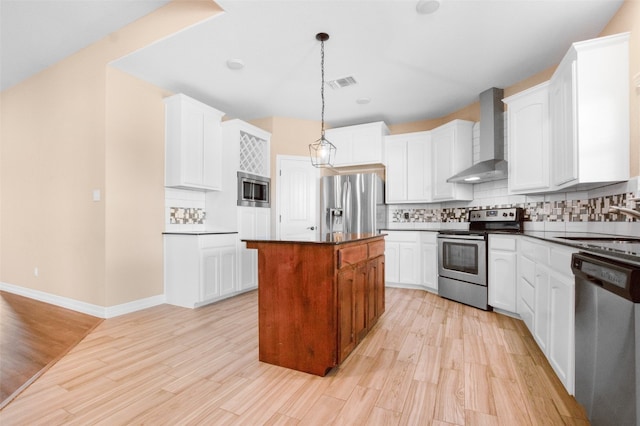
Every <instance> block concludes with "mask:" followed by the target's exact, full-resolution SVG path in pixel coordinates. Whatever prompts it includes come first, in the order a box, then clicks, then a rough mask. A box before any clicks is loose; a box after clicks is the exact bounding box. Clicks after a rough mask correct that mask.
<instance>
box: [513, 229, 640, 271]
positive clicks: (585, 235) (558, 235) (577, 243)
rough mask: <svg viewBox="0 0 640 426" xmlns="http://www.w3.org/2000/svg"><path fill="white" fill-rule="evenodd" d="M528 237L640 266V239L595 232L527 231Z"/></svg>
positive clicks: (525, 234) (525, 233)
mask: <svg viewBox="0 0 640 426" xmlns="http://www.w3.org/2000/svg"><path fill="white" fill-rule="evenodd" d="M521 235H524V236H527V237H532V238H537V239H540V240H544V241H548V242H552V243H556V244H562V245H565V246H568V247H572V248H575V249H578V250H580V251H585V252H588V253H591V254H594V255H600V256H605V257H608V258H610V259H614V260H619V261H621V262H625V261H626V262H633V263H637V264H640V237H631V236H621V235H614V234H599V233H595V232H557V231H525V232H524V233H523V234H521Z"/></svg>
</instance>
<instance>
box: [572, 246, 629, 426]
mask: <svg viewBox="0 0 640 426" xmlns="http://www.w3.org/2000/svg"><path fill="white" fill-rule="evenodd" d="M571 269H572V270H573V273H574V275H575V279H576V308H575V309H576V318H575V324H576V330H575V331H576V342H575V354H576V355H575V362H576V364H575V368H576V370H575V371H576V376H575V391H576V399H577V400H578V402H579V403H580V404H582V406H583V407H584V408H585V410H586V413H587V416H588V417H589V420H590V421H591V424H592V425H594V426H601V425H612V426H613V425H616V426H618V425H638V426H640V417H639V416H638V413H640V400H639V397H640V392H639V390H640V357H639V354H640V334H639V332H640V307H639V306H640V304H639V302H640V264H636V265H634V264H630V263H625V262H619V261H616V260H612V259H609V258H605V257H601V256H595V255H591V254H587V253H576V254H574V255H573V257H572V260H571Z"/></svg>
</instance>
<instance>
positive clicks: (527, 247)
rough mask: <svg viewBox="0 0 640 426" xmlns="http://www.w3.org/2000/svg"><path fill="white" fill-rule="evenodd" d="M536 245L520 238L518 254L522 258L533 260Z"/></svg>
mask: <svg viewBox="0 0 640 426" xmlns="http://www.w3.org/2000/svg"><path fill="white" fill-rule="evenodd" d="M536 246H537V244H535V243H532V242H531V241H529V240H527V239H524V238H521V239H520V254H522V255H523V256H525V257H527V258H529V259H534V258H535V250H536Z"/></svg>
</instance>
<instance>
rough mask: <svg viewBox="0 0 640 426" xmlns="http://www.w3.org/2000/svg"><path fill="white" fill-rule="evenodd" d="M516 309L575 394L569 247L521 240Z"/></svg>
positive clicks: (573, 327)
mask: <svg viewBox="0 0 640 426" xmlns="http://www.w3.org/2000/svg"><path fill="white" fill-rule="evenodd" d="M518 243H519V244H518V272H517V275H518V297H517V299H518V300H517V312H518V314H519V315H520V317H521V318H522V320H523V321H524V323H525V324H526V325H527V327H528V328H529V330H530V331H531V334H532V335H533V337H534V339H535V340H536V343H537V344H538V346H540V349H541V350H542V352H544V354H545V356H546V357H547V360H548V361H549V364H551V367H552V368H553V370H554V371H555V373H556V374H557V375H558V378H559V379H560V381H561V382H562V384H563V385H564V387H565V388H566V389H567V392H569V394H571V395H573V394H574V390H575V386H574V369H575V312H574V306H575V292H574V291H575V281H574V278H573V273H572V272H571V255H572V254H573V253H575V252H576V250H573V249H571V248H569V247H565V246H562V245H559V244H554V243H547V242H544V241H541V240H534V239H531V238H527V237H520V240H519V241H518Z"/></svg>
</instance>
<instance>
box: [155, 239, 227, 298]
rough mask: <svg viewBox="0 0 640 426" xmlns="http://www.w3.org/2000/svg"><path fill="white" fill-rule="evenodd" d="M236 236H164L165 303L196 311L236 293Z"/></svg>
mask: <svg viewBox="0 0 640 426" xmlns="http://www.w3.org/2000/svg"><path fill="white" fill-rule="evenodd" d="M237 253H238V234H235V233H232V234H204V235H202V234H201V235H195V234H165V236H164V281H165V282H164V285H165V297H166V299H167V303H169V304H171V305H177V306H183V307H185V308H197V307H198V306H202V305H205V304H207V303H211V302H215V301H217V300H221V299H223V298H225V297H228V296H230V295H232V294H235V293H237V292H238V290H239V289H238V277H237V275H238V274H237V270H238V269H237V268H238V266H237V265H238V262H237V256H238V255H237Z"/></svg>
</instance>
